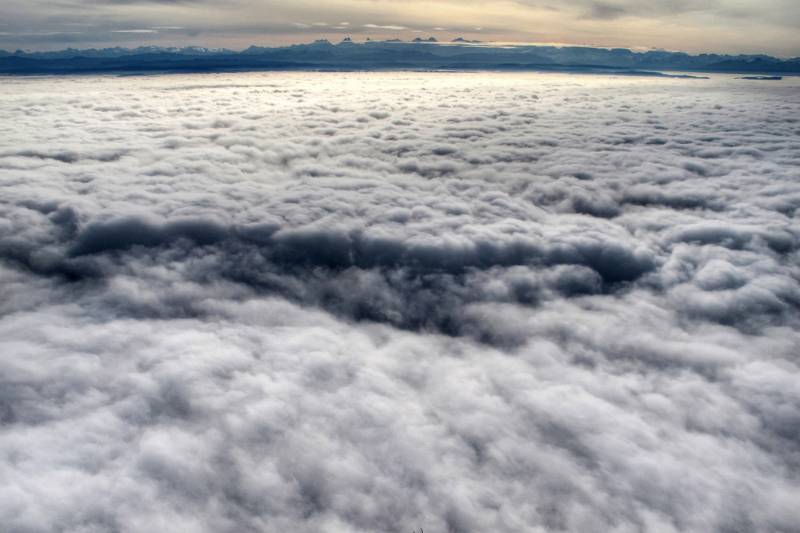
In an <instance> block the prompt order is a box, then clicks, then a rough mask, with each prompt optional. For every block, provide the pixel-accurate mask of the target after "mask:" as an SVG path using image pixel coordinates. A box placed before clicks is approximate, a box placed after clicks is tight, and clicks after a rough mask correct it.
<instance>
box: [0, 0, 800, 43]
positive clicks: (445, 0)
mask: <svg viewBox="0 0 800 533" xmlns="http://www.w3.org/2000/svg"><path fill="white" fill-rule="evenodd" d="M0 13H2V17H0V47H2V48H5V49H15V48H26V49H55V48H61V47H66V46H74V47H88V46H115V45H123V46H133V45H139V44H159V45H180V46H182V45H203V46H225V47H229V48H244V47H247V46H249V45H250V44H261V45H264V44H284V43H296V42H306V41H309V40H311V39H315V38H328V39H332V40H338V39H340V38H343V37H345V36H352V37H353V38H354V39H356V40H361V39H366V38H367V37H370V38H373V39H374V38H389V37H399V38H413V37H415V36H418V35H425V36H428V35H435V36H437V37H439V38H440V39H450V38H454V37H458V36H464V37H467V38H474V39H481V40H484V41H515V42H557V43H570V44H590V45H599V46H624V47H642V48H651V47H655V48H665V49H671V50H687V51H718V52H729V53H730V52H747V53H769V54H773V55H779V56H798V55H800V36H799V35H800V32H799V31H798V29H799V28H800V10H799V9H797V0H569V1H562V2H559V1H557V0H486V1H481V0H434V1H420V0H326V1H320V0H291V1H285V0H220V1H213V2H212V1H210V0H150V1H148V0H59V1H45V0H29V1H26V2H19V1H16V0H0Z"/></svg>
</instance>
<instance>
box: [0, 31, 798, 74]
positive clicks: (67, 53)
mask: <svg viewBox="0 0 800 533" xmlns="http://www.w3.org/2000/svg"><path fill="white" fill-rule="evenodd" d="M285 69H295V70H309V69H310V70H330V69H333V70H337V69H345V70H351V69H355V70H380V69H467V70H469V69H475V70H494V69H502V70H558V71H561V70H566V71H589V72H603V71H613V72H624V73H633V74H655V73H653V72H647V71H652V70H672V71H675V70H678V71H695V72H735V73H783V74H800V58H794V59H788V60H784V59H779V58H775V57H770V56H765V55H738V56H730V55H720V54H700V55H691V54H687V53H683V52H667V51H648V52H635V51H632V50H629V49H626V48H614V49H608V48H592V47H584V46H565V47H559V46H503V47H500V46H489V45H485V44H482V43H476V42H468V41H465V40H463V39H456V40H454V41H453V42H452V43H448V44H440V43H438V42H436V40H435V39H433V38H430V39H422V38H419V39H415V40H414V41H412V42H402V41H397V40H393V41H367V42H364V43H355V42H353V41H351V40H350V39H345V40H344V41H342V42H341V43H339V44H333V43H331V42H329V41H326V40H322V41H315V42H313V43H310V44H301V45H293V46H284V47H274V48H268V47H259V46H251V47H250V48H247V49H246V50H243V51H241V52H236V51H232V50H226V49H209V48H203V47H196V46H195V47H187V48H162V47H155V46H145V47H139V48H119V47H116V48H104V49H89V50H76V49H72V48H70V49H66V50H60V51H53V52H25V51H17V52H14V53H11V52H6V51H0V73H3V74H61V73H64V74H66V73H91V72H144V71H190V72H203V71H224V70H285Z"/></svg>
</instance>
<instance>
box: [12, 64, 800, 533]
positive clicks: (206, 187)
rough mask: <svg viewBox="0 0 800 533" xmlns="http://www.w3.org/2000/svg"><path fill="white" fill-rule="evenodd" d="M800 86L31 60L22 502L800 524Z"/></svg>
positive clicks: (384, 516) (169, 526)
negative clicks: (208, 70) (166, 70)
mask: <svg viewBox="0 0 800 533" xmlns="http://www.w3.org/2000/svg"><path fill="white" fill-rule="evenodd" d="M754 84H758V85H754ZM796 89H797V83H796V82H795V81H794V80H785V81H784V82H782V83H781V84H774V85H767V84H761V82H751V81H747V80H737V79H732V78H730V77H715V78H713V79H711V80H676V79H647V78H623V77H617V78H613V77H574V76H573V77H570V76H562V75H536V74H516V75H515V74H505V75H493V76H487V75H476V74H466V73H465V74H447V75H441V74H423V73H381V74H363V73H362V74H354V73H351V74H343V73H329V74H320V73H317V74H311V73H288V74H287V73H283V74H282V73H267V74H213V75H202V76H170V77H140V78H139V77H124V78H121V77H97V78H95V77H76V78H60V79H58V80H56V79H51V78H31V79H26V78H14V79H8V80H7V83H4V84H2V86H0V102H2V105H0V124H3V131H2V135H0V187H1V188H2V191H3V193H2V194H1V195H0V284H1V285H2V287H3V294H4V297H3V298H2V299H0V354H3V355H2V357H1V358H0V366H2V370H1V371H0V423H1V424H2V426H0V428H1V431H0V457H2V459H0V477H2V479H3V480H4V482H3V483H2V484H0V523H3V524H4V528H5V529H6V530H8V531H12V532H47V531H70V532H73V531H74V532H78V531H153V530H174V529H180V530H182V531H195V532H206V531H208V532H220V531H223V532H225V531H230V532H234V531H236V532H240V531H298V532H304V531H308V532H312V531H314V532H317V531H343V530H346V531H364V532H367V531H369V532H374V531H410V530H412V529H413V528H419V527H422V528H423V529H424V530H425V531H501V532H502V531H509V532H511V531H521V530H543V531H545V530H546V531H561V530H564V531H586V530H597V529H600V530H618V531H654V532H655V531H658V532H661V531H696V532H707V531H738V532H750V531H752V532H757V531H796V530H798V525H799V524H800V515H798V511H797V506H796V504H795V502H796V501H797V499H798V496H800V493H799V492H798V486H797V483H796V478H797V473H798V468H800V463H798V457H800V455H798V454H800V447H798V441H797V438H796V435H797V428H798V425H799V424H800V389H798V386H797V379H796V378H797V374H798V370H799V369H798V361H797V346H798V344H800V333H798V332H800V313H798V309H800V268H799V267H798V264H800V261H798V259H800V257H799V256H798V254H800V227H798V209H800V185H799V184H800V181H798V179H797V178H798V174H797V169H798V167H799V166H800V156H799V155H798V154H800V152H798V150H797V145H798V136H799V135H800V131H799V130H798V125H797V121H796V119H795V117H796V116H797V115H798V111H800V99H798V94H800V93H798V91H797V90H796ZM45 120H47V121H48V124H50V125H49V126H48V127H46V128H43V127H42V123H43V121H45Z"/></svg>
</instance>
